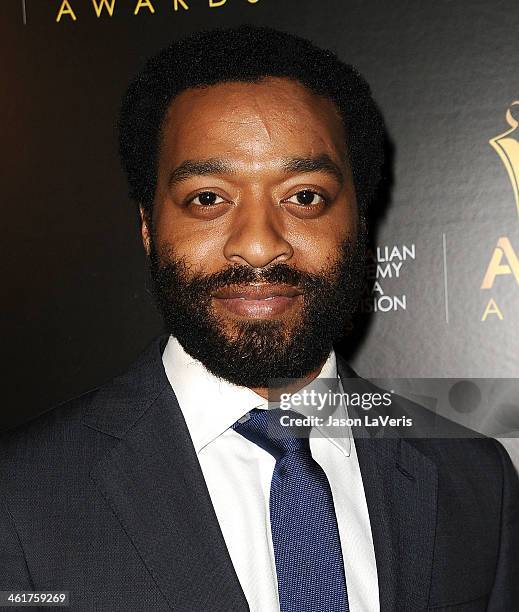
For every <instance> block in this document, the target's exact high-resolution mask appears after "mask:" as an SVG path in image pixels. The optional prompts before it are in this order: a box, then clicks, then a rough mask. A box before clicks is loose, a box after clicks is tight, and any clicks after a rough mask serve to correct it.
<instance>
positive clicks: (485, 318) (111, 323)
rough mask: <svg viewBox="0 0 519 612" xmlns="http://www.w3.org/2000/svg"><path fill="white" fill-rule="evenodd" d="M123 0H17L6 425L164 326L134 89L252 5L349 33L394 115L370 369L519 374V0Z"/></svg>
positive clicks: (76, 386) (7, 153) (8, 101)
mask: <svg viewBox="0 0 519 612" xmlns="http://www.w3.org/2000/svg"><path fill="white" fill-rule="evenodd" d="M96 4H97V5H98V6H100V5H103V4H105V7H104V9H103V11H102V12H101V15H100V17H97V16H96V10H95V6H94V5H96ZM111 4H112V0H108V2H106V1H105V2H103V1H102V0H96V1H95V2H93V1H92V0H69V2H68V3H66V2H65V3H63V2H62V0H25V1H24V0H3V1H2V6H1V9H0V10H2V20H1V27H2V32H1V40H2V47H3V52H2V54H1V56H0V57H1V59H0V62H1V68H2V84H3V88H2V96H1V99H0V111H1V116H2V153H1V164H2V187H3V188H2V206H3V214H2V219H3V227H4V230H3V236H4V240H2V246H3V248H4V253H3V261H4V262H5V265H4V275H3V283H2V286H3V304H4V316H3V324H4V329H3V334H2V339H3V345H4V363H3V381H4V385H3V386H4V392H3V405H2V413H1V425H2V426H3V427H10V426H13V425H14V424H16V423H19V422H22V421H24V420H26V419H27V418H29V417H30V416H31V415H34V414H36V413H38V412H41V411H43V410H44V409H46V408H48V407H50V406H51V405H53V404H55V403H56V402H59V401H62V400H64V399H66V398H68V397H70V396H73V395H77V394H79V393H80V392H82V391H85V390H87V389H89V388H91V387H93V386H96V385H98V384H100V383H102V382H104V381H106V380H108V379H109V378H111V377H112V376H113V375H114V374H116V373H118V372H120V371H122V370H123V369H124V368H125V366H126V365H127V364H129V363H130V361H131V360H132V359H133V358H134V357H135V356H136V355H137V353H138V352H139V351H140V349H142V348H143V347H144V346H145V345H146V344H147V343H148V341H149V340H150V339H151V338H152V337H153V336H154V335H155V334H157V333H158V332H160V330H161V323H160V320H159V317H158V315H157V313H156V312H155V309H154V306H153V303H152V300H151V298H150V296H149V291H148V289H147V285H148V281H147V274H146V263H145V258H144V255H143V252H142V248H141V245H140V239H139V233H138V223H137V215H136V211H135V208H134V205H132V204H131V203H130V202H129V201H128V198H127V196H126V185H125V182H124V178H123V175H122V172H121V170H120V167H119V162H118V159H117V153H116V144H115V143H116V140H115V131H114V122H115V116H116V113H117V110H118V105H119V101H120V97H121V95H122V93H123V91H124V88H125V86H126V84H127V82H128V80H129V78H130V77H131V76H132V75H133V74H134V72H135V71H136V70H137V69H138V68H139V67H140V66H142V64H143V61H144V59H145V58H146V57H147V56H148V55H149V54H151V53H152V52H155V51H156V50H158V49H160V48H161V47H163V46H165V45H166V44H168V42H169V41H171V40H172V39H174V38H178V37H180V36H183V35H185V34H187V33H189V32H192V31H195V30H198V29H201V28H207V27H213V26H214V27H216V26H229V25H237V24H240V23H244V22H247V23H255V24H262V25H270V26H273V27H276V28H279V29H283V30H287V31H290V32H294V33H297V34H299V35H302V36H304V37H307V38H310V39H311V40H313V41H314V42H315V43H317V44H318V45H321V46H324V47H329V48H331V49H333V50H335V51H336V52H337V53H338V54H339V55H340V56H341V58H342V59H344V60H346V61H348V62H351V63H353V64H355V65H356V66H357V67H358V68H359V69H360V70H361V72H362V73H363V74H364V75H365V76H366V77H367V79H368V80H369V82H370V83H371V84H372V87H373V91H374V94H375V98H376V99H377V101H378V103H379V105H380V107H381V109H382V111H383V114H384V116H385V119H386V122H387V127H388V132H389V136H390V139H391V142H392V146H393V155H392V169H391V172H390V175H389V177H388V184H387V185H386V196H387V197H386V200H387V201H386V202H385V203H381V206H382V208H381V211H380V214H379V215H378V217H379V218H378V229H377V233H376V238H375V241H374V254H373V258H372V260H371V272H372V276H374V279H373V280H374V281H376V284H375V286H374V289H375V290H374V293H373V294H372V295H367V296H366V297H365V299H364V300H363V309H364V310H366V311H369V310H372V309H373V307H374V305H375V306H376V310H377V312H375V313H374V314H373V315H371V316H370V317H369V322H370V324H369V326H364V327H365V331H364V332H363V334H362V338H361V341H360V342H359V344H358V346H356V350H355V351H352V350H351V346H345V347H344V348H345V350H346V352H348V353H350V354H351V357H352V360H353V364H354V366H355V367H356V369H357V370H358V371H359V372H360V373H361V374H363V375H365V376H370V377H379V378H380V377H400V378H413V377H451V378H457V379H459V378H469V377H497V378H499V377H516V376H517V375H518V371H519V363H518V350H517V348H518V346H519V327H518V325H517V323H518V306H519V263H517V257H518V256H519V196H518V194H517V181H518V180H519V129H517V130H514V126H516V124H517V121H516V119H515V118H514V115H515V117H516V118H519V104H516V105H514V102H515V101H517V100H519V35H518V32H519V4H518V3H517V1H516V0H503V1H499V2H498V1H496V2H488V1H485V0H473V1H467V2H461V1H457V2H456V1H451V0H436V1H435V2H430V1H427V0H414V1H412V2H411V1H405V0H396V1H394V2H380V1H375V0H283V1H282V2H281V1H280V0H257V1H256V2H250V0H227V1H226V2H222V0H219V2H215V1H213V2H212V4H217V5H219V6H213V7H211V6H210V4H211V2H210V1H209V0H185V2H184V4H185V5H187V6H189V10H185V8H183V7H182V3H181V2H180V1H179V2H177V3H175V2H174V0H148V2H146V1H144V0H113V6H114V11H113V16H110V15H109V14H108V11H107V6H106V5H111ZM175 5H176V6H177V8H178V10H177V11H175V9H174V7H175ZM150 6H151V7H153V9H154V12H153V13H152V12H151V8H150ZM135 11H137V14H135ZM60 12H61V16H60ZM72 12H73V13H74V16H73V15H72ZM74 17H75V19H74ZM507 112H508V116H507ZM506 132H509V133H508V134H506V135H505V136H502V135H503V134H505V133H506ZM500 136H502V137H501V138H499V137H500ZM495 138H497V140H495V141H494V144H493V145H492V142H491V141H492V140H493V139H495ZM514 188H515V192H514ZM377 247H378V249H377ZM491 262H492V266H491V267H490V268H491V269H490V274H489V275H488V276H487V282H486V286H485V287H483V288H482V285H483V284H484V277H485V275H486V273H487V269H488V268H489V265H490V264H491ZM496 272H497V274H496ZM515 397H516V396H515ZM515 401H516V400H515V399H513V400H512V402H515ZM514 406H515V408H516V410H515V412H514V414H515V415H517V414H518V413H519V407H518V406H517V405H516V404H514ZM483 416H484V415H481V418H483ZM514 418H515V417H514ZM517 429H518V430H519V424H518V425H517Z"/></svg>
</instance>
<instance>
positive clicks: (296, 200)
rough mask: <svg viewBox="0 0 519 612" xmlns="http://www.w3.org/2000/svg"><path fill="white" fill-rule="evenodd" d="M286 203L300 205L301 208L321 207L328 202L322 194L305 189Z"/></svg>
mask: <svg viewBox="0 0 519 612" xmlns="http://www.w3.org/2000/svg"><path fill="white" fill-rule="evenodd" d="M285 202H290V203H291V204H298V205H299V206H319V205H321V204H326V203H327V200H326V198H325V197H324V196H322V195H321V194H320V193H317V191H311V190H310V189H303V190H302V191H298V192H297V193H295V194H294V195H293V196H291V197H290V198H287V199H286V200H285Z"/></svg>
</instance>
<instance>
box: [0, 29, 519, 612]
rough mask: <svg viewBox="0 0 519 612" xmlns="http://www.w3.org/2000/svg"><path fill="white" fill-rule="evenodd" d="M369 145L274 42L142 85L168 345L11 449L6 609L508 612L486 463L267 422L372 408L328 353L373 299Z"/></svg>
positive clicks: (145, 215) (325, 87) (477, 454)
mask: <svg viewBox="0 0 519 612" xmlns="http://www.w3.org/2000/svg"><path fill="white" fill-rule="evenodd" d="M382 133H383V128H382V122H381V119H380V117H379V114H378V112H377V110H376V107H375V105H374V103H373V100H372V98H371V94H370V92H369V88H368V87H367V85H366V83H365V82H364V81H363V79H362V78H361V77H360V76H359V74H358V73H357V72H356V71H355V70H354V69H352V68H351V67H350V66H347V65H345V64H343V63H341V62H340V61H339V60H338V59H337V58H336V57H335V56H333V55H332V54H331V53H329V52H326V51H322V50H320V49H317V48H315V47H314V46H312V45H311V44H310V43H308V42H307V41H304V40H301V39H298V38H295V37H292V36H289V35H287V34H283V33H280V32H275V31H272V30H268V29H261V28H252V27H241V28H238V29H234V30H226V31H214V32H207V33H203V34H197V35H194V36H192V37H190V38H188V39H186V40H185V41H182V42H180V43H175V44H173V45H172V46H171V47H170V48H168V49H166V50H165V51H163V52H162V53H160V54H159V55H157V56H156V57H154V58H152V59H151V60H150V61H149V62H148V63H147V65H146V67H145V69H144V70H143V72H142V73H141V74H140V75H139V76H138V77H137V78H136V79H135V81H134V82H133V83H132V84H131V86H130V88H129V90H128V92H127V94H126V97H125V99H124V103H123V107H122V112H121V119H120V144H121V155H122V160H123V165H124V168H125V170H126V172H127V175H128V179H129V184H130V191H131V196H132V198H133V199H135V201H136V202H137V203H138V204H139V210H140V214H141V220H142V237H143V242H144V246H145V249H146V251H147V253H148V255H149V260H150V268H151V274H152V278H153V286H154V290H155V293H156V296H157V300H158V303H159V305H160V308H161V311H162V313H163V315H164V320H165V323H166V328H167V332H168V334H167V335H165V336H164V337H161V338H159V339H157V340H156V341H155V342H154V343H153V344H152V345H151V347H150V348H149V349H148V350H147V351H146V352H145V353H144V354H143V355H142V356H141V358H140V359H139V360H138V361H137V362H136V364H135V365H134V366H132V368H131V369H130V370H129V371H128V372H127V373H126V374H124V375H123V376H120V377H118V378H116V379H115V380H114V381H113V382H112V383H110V384H108V385H105V386H103V387H101V388H100V389H98V390H96V391H93V392H90V393H87V394H85V395H83V396H82V397H80V398H78V399H76V400H73V401H72V402H69V403H68V404H66V405H64V406H61V407H59V408H57V409H54V410H52V411H50V412H49V413H47V414H44V415H43V416H40V417H39V418H37V419H36V420H35V421H33V422H31V423H29V424H26V425H24V426H23V427H21V428H19V429H18V430H16V431H14V432H11V433H10V434H8V435H6V436H4V438H3V440H2V450H1V464H0V466H1V476H0V478H1V479H0V492H1V497H2V505H1V518H0V561H1V563H0V590H9V591H13V590H17V591H69V592H70V598H71V606H72V609H74V610H81V611H82V610H96V611H99V610H103V611H107V612H108V611H110V612H113V611H116V610H132V611H133V610H136V611H141V610H143V611H144V610H146V611H147V610H176V611H180V612H194V611H196V612H199V611H202V610H211V611H221V612H224V611H225V612H228V611H231V610H233V611H234V610H235V611H242V610H243V611H245V610H253V611H262V612H263V611H265V612H270V611H275V610H281V611H282V612H296V611H297V612H339V611H342V612H344V611H346V610H352V611H355V612H357V611H366V612H376V611H377V610H382V611H384V612H386V611H399V612H400V611H406V610H408V611H415V610H429V609H430V610H432V609H434V610H444V611H447V610H449V611H454V610H456V611H458V610H459V611H460V612H461V611H462V610H463V611H464V612H476V611H482V610H491V611H495V612H497V611H499V612H502V611H512V610H516V609H519V591H518V586H517V581H516V580H515V578H516V576H515V573H516V572H517V570H518V569H519V567H518V565H517V552H518V550H519V506H518V485H517V478H516V476H515V473H514V471H513V469H512V467H511V463H510V461H509V459H508V457H507V455H506V453H505V452H504V450H503V449H502V447H501V446H500V445H499V444H498V443H497V442H495V441H494V440H490V439H482V438H479V439H478V438H475V437H473V436H472V435H471V434H470V433H469V432H467V431H466V430H462V429H461V428H455V427H454V426H452V427H450V428H449V432H448V433H449V436H447V435H445V436H440V437H438V436H437V435H436V436H433V435H432V433H437V432H438V429H437V423H438V421H436V420H435V419H434V416H433V415H430V413H427V412H426V411H425V410H424V409H421V408H420V407H418V406H415V405H413V404H411V403H409V402H406V401H404V400H401V399H399V400H395V402H394V403H393V404H392V405H391V406H386V407H385V406H382V405H380V403H379V407H378V409H377V408H374V409H373V410H374V413H375V414H381V415H384V414H385V415H391V416H396V417H402V419H404V418H408V419H410V420H411V421H412V422H414V423H415V427H414V430H413V435H412V436H407V437H406V433H405V431H403V429H404V428H400V429H398V428H397V430H396V433H388V432H386V431H384V430H381V429H380V428H379V429H378V430H377V434H376V435H373V434H371V433H370V432H369V431H367V428H363V427H362V426H359V425H358V424H354V425H353V426H352V427H349V426H348V425H345V426H343V427H339V429H340V432H339V435H335V434H334V435H331V434H330V432H329V431H327V430H326V427H324V426H323V425H321V424H316V425H315V426H307V425H303V427H302V428H296V427H295V426H293V425H292V424H288V425H285V424H284V422H282V421H283V418H281V419H280V415H281V416H282V417H283V416H290V418H293V417H294V415H295V414H296V412H294V409H295V410H296V411H297V406H295V405H294V406H292V407H293V410H292V411H289V412H286V413H285V412H283V411H282V410H280V409H279V408H277V407H274V408H273V409H271V410H268V408H272V407H271V406H269V405H268V402H267V398H268V397H269V391H270V392H271V393H275V398H276V399H277V400H280V399H281V398H283V397H289V398H293V397H294V396H295V395H297V393H299V394H301V393H302V391H304V390H308V389H310V388H311V387H312V385H313V384H315V383H316V381H330V380H331V381H336V379H337V376H338V377H339V379H340V381H339V383H338V385H339V386H338V387H336V388H339V389H340V390H341V392H342V393H343V394H344V393H345V392H346V391H347V390H348V389H358V388H361V389H362V390H363V391H365V392H367V393H368V394H369V393H370V392H371V393H373V392H374V391H376V390H375V389H374V388H372V387H371V386H370V385H368V384H367V383H365V382H363V381H361V380H357V381H355V379H354V374H353V372H352V371H351V370H350V369H349V368H348V366H347V365H346V364H345V363H344V362H343V361H342V360H341V359H340V357H339V356H338V355H336V354H335V352H334V350H333V344H334V343H335V342H336V341H337V340H339V339H340V338H341V336H342V335H343V332H344V329H345V328H346V322H347V319H348V315H349V314H351V313H352V312H353V310H354V308H355V303H356V300H357V298H358V295H359V291H360V287H361V286H362V278H363V252H364V245H365V239H366V232H367V228H366V218H367V214H366V213H367V207H368V204H369V202H370V200H371V199H372V198H373V195H374V192H375V189H376V186H377V182H378V179H379V174H380V168H381V164H382V158H383V156H382ZM363 397H364V395H363ZM275 406H277V404H275ZM335 408H336V407H334V410H335ZM339 409H340V410H343V411H344V410H345V408H344V406H339V407H338V408H337V410H339ZM301 412H302V413H303V415H304V414H305V412H304V411H301ZM350 412H351V413H352V414H358V411H355V408H354V407H353V408H351V409H350V408H348V416H351V414H350ZM333 414H336V413H335V412H334V413H333ZM341 414H344V412H343V413H341ZM276 419H277V422H276ZM294 420H297V419H296V418H295V417H294ZM296 424H297V423H296ZM445 427H446V426H445V423H444V422H442V423H441V427H440V429H442V431H444V429H445ZM431 432H432V433H431Z"/></svg>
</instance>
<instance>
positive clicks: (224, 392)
mask: <svg viewBox="0 0 519 612" xmlns="http://www.w3.org/2000/svg"><path fill="white" fill-rule="evenodd" d="M162 361H163V364H164V368H165V370H166V375H167V377H168V380H169V382H170V384H171V386H172V388H173V391H174V392H175V395H176V397H177V400H178V402H179V405H180V409H181V411H182V414H183V415H184V419H185V421H186V425H187V428H188V430H189V433H190V435H191V439H192V441H193V446H194V447H195V451H196V453H197V454H198V453H200V452H201V451H202V450H203V448H204V447H206V446H207V445H208V444H210V443H211V442H212V441H213V440H215V439H216V438H218V436H220V435H221V434H222V433H224V432H225V431H226V430H227V429H229V428H230V427H231V426H232V425H233V424H234V423H235V422H236V421H237V420H238V419H240V418H242V417H243V416H244V415H245V414H247V412H250V411H251V410H252V409H254V408H260V409H267V408H268V402H267V400H266V399H264V398H263V397H261V396H260V395H258V394H257V393H255V392H254V391H252V390H251V389H248V388H247V387H241V386H238V385H234V384H233V383H230V382H228V381H226V380H224V379H222V378H218V377H217V376H215V375H214V374H212V373H211V372H209V370H208V369H207V368H206V367H205V366H204V365H203V364H202V363H201V362H200V361H198V360H197V359H195V358H194V357H191V356H190V355H188V353H186V352H185V351H184V349H183V348H182V346H181V344H180V343H179V341H178V340H177V339H176V338H175V337H174V336H170V338H169V340H168V343H167V345H166V348H165V350H164V353H163V355H162ZM318 377H319V378H330V379H335V378H337V361H336V357H335V352H334V351H333V350H332V351H331V352H330V355H329V356H328V359H327V360H326V362H325V363H324V365H323V367H322V369H321V371H320V373H319V375H318ZM339 410H344V416H347V414H346V412H345V407H343V406H342V407H340V408H339ZM315 429H321V428H319V427H316V428H315ZM312 433H313V432H312ZM321 433H322V434H323V436H321V437H326V438H327V439H328V440H329V441H330V442H331V443H332V444H334V445H335V446H337V447H338V448H339V449H340V450H341V451H342V452H343V453H344V454H345V455H346V456H349V455H350V452H351V431H350V428H349V427H348V428H345V437H343V438H336V437H333V438H330V437H328V436H327V435H326V431H325V428H324V429H322V430H321Z"/></svg>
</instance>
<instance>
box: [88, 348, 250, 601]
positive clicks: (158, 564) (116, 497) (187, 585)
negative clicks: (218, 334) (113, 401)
mask: <svg viewBox="0 0 519 612" xmlns="http://www.w3.org/2000/svg"><path fill="white" fill-rule="evenodd" d="M155 351H156V353H157V354H156V355H155V356H154V358H153V359H151V360H149V365H150V366H151V365H152V364H153V368H154V369H155V373H154V372H153V370H152V369H151V367H144V368H143V370H144V372H142V368H141V374H142V373H145V372H147V373H148V375H149V376H148V378H147V379H146V378H143V379H142V380H141V382H142V383H143V384H144V385H146V386H147V387H148V393H147V399H148V404H149V398H150V396H151V397H153V396H154V395H155V393H156V392H157V387H158V386H159V385H157V384H154V383H159V382H160V385H161V390H160V391H159V393H158V395H156V397H154V399H153V401H152V402H151V404H149V405H148V406H146V409H145V411H144V414H142V415H140V416H139V418H138V419H137V421H136V422H135V423H132V424H131V425H129V422H128V421H129V417H128V413H129V412H132V410H133V411H137V408H136V405H137V404H139V399H140V408H139V411H142V406H143V402H142V399H143V398H142V397H140V398H139V395H142V392H141V393H139V390H138V388H137V387H139V381H138V380H137V381H136V382H137V385H136V387H135V389H134V391H135V393H134V394H133V397H130V395H127V401H126V403H125V402H121V398H120V397H119V399H118V403H120V404H125V412H124V416H122V417H121V419H117V418H115V417H114V418H113V419H112V423H111V429H112V433H113V434H115V433H117V434H118V436H120V440H119V441H118V442H117V443H116V445H115V446H114V448H113V449H112V450H111V451H110V452H109V453H108V454H107V455H105V456H104V457H103V459H102V460H101V461H100V462H99V463H98V464H97V465H96V466H95V467H94V469H93V470H92V472H91V477H92V478H93V480H94V481H95V482H96V483H97V485H98V487H99V488H100V490H101V492H102V494H103V495H104V497H105V499H106V500H107V502H108V504H109V505H110V507H111V508H112V510H113V512H114V513H115V515H116V516H117V518H118V520H119V521H120V523H121V525H122V527H123V529H124V531H125V532H126V534H127V535H128V537H129V538H130V539H131V540H132V542H133V544H134V546H135V548H136V549H137V551H138V552H139V555H140V556H141V558H142V560H143V562H144V564H145V565H146V567H147V568H148V570H149V572H150V574H151V575H152V577H153V578H154V580H155V582H156V584H157V586H158V588H159V589H160V591H161V592H162V594H163V595H164V597H165V599H166V600H167V601H168V603H169V605H170V607H171V609H172V610H178V611H182V612H191V611H193V612H194V611H199V610H214V611H215V612H228V611H231V610H233V611H240V612H241V611H246V610H248V605H247V602H246V600H245V596H244V594H243V591H242V589H241V587H240V584H239V582H238V579H237V576H236V573H235V571H234V567H233V565H232V562H231V559H230V556H229V554H228V551H227V548H226V546H225V542H224V539H223V536H222V533H221V531H220V527H219V525H218V521H217V518H216V515H215V513H214V509H213V506H212V503H211V500H210V497H209V493H208V491H207V487H206V484H205V481H204V478H203V474H202V472H201V469H200V466H199V463H198V459H197V457H196V453H195V450H194V448H193V446H192V443H191V439H190V437H189V433H188V430H187V427H186V425H185V422H184V419H183V417H182V414H181V412H180V408H179V406H178V403H177V401H176V397H175V395H174V393H173V390H172V389H171V386H170V385H169V383H168V384H162V382H164V381H158V380H155V381H154V378H156V377H157V374H156V372H163V370H162V361H161V359H160V354H161V351H159V350H158V347H157V346H155ZM127 378H128V377H127ZM164 378H165V374H164ZM166 383H167V379H166ZM122 386H123V387H124V385H122ZM141 388H142V387H141ZM136 396H137V397H136ZM144 404H145V402H144ZM112 410H114V409H112ZM116 412H117V411H116V410H114V414H115V413H116ZM134 417H135V415H134ZM107 419H108V417H107V416H106V411H105V412H104V414H101V413H100V411H99V410H95V409H91V410H90V411H89V413H88V414H87V415H86V416H85V419H84V420H85V422H86V424H87V425H88V426H90V427H92V426H95V425H97V428H100V425H102V429H103V430H104V431H105V432H106V430H107V429H109V428H110V422H108V420H107ZM130 420H131V419H130ZM121 429H126V430H127V431H125V432H124V433H123V432H121Z"/></svg>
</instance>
